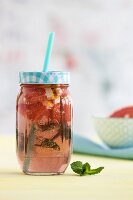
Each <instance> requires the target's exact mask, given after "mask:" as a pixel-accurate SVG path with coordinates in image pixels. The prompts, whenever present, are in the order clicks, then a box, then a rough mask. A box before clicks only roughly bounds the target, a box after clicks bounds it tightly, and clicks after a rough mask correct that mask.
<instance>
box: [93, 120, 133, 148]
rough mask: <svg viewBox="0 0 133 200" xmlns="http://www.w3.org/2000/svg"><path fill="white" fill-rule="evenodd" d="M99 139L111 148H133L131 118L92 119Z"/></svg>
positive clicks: (132, 123) (132, 124)
mask: <svg viewBox="0 0 133 200" xmlns="http://www.w3.org/2000/svg"><path fill="white" fill-rule="evenodd" d="M94 127H95V130H96V133H97V134H98V136H99V137H100V139H101V140H102V141H103V142H104V143H105V144H106V145H107V146H109V147H111V148H127V147H133V118H113V117H112V118H102V117H94Z"/></svg>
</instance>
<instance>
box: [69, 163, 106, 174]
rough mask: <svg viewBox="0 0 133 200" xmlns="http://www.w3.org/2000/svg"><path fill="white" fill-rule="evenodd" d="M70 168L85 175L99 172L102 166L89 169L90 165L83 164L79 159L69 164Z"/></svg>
mask: <svg viewBox="0 0 133 200" xmlns="http://www.w3.org/2000/svg"><path fill="white" fill-rule="evenodd" d="M71 168H72V170H73V171H74V172H75V173H77V174H79V175H80V176H85V175H94V174H98V173H100V172H101V171H102V170H103V169H104V167H98V168H96V169H91V166H90V164H89V163H87V162H86V163H85V164H83V163H82V162H81V161H76V162H73V163H72V164H71Z"/></svg>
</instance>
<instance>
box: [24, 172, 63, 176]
mask: <svg viewBox="0 0 133 200" xmlns="http://www.w3.org/2000/svg"><path fill="white" fill-rule="evenodd" d="M23 173H24V174H26V175H31V176H54V175H63V174H64V172H24V171H23Z"/></svg>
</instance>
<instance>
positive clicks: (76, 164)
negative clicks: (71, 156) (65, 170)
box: [71, 161, 83, 174]
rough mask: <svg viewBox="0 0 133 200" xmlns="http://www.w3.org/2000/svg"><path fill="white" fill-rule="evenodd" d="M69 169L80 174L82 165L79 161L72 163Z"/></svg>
mask: <svg viewBox="0 0 133 200" xmlns="http://www.w3.org/2000/svg"><path fill="white" fill-rule="evenodd" d="M71 168H72V170H73V171H74V172H75V173H77V174H82V168H83V163H82V162H81V161H76V162H73V163H71Z"/></svg>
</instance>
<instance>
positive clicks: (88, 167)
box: [80, 163, 91, 176]
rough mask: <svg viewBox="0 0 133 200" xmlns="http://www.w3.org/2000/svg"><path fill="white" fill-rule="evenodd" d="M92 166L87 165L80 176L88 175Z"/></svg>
mask: <svg viewBox="0 0 133 200" xmlns="http://www.w3.org/2000/svg"><path fill="white" fill-rule="evenodd" d="M90 169H91V166H90V164H89V163H85V164H84V165H83V167H82V173H81V174H80V175H81V176H83V175H88V173H89V172H90Z"/></svg>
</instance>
